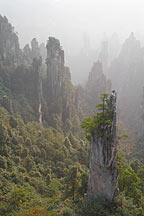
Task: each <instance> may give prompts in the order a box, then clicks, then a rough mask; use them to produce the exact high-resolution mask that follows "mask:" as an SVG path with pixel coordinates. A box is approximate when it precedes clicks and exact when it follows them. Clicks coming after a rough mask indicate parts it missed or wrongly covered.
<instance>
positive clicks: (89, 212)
mask: <svg viewBox="0 0 144 216" xmlns="http://www.w3.org/2000/svg"><path fill="white" fill-rule="evenodd" d="M108 206H110V204H109V203H106V202H105V201H104V200H102V199H97V200H93V201H89V202H88V204H87V205H86V206H84V207H83V209H82V211H81V215H82V216H111V215H112V212H111V211H110V209H109V208H108Z"/></svg>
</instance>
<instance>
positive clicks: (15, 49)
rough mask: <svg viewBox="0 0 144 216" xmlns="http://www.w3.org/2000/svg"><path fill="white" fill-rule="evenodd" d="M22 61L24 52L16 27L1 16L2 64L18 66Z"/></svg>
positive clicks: (0, 54) (0, 57) (0, 50)
mask: <svg viewBox="0 0 144 216" xmlns="http://www.w3.org/2000/svg"><path fill="white" fill-rule="evenodd" d="M21 61H22V52H21V50H20V47H19V41H18V36H17V34H16V33H15V32H14V27H13V26H12V25H11V24H10V23H9V22H8V19H7V18H6V17H5V16H4V17H2V16H1V15H0V64H2V65H9V66H17V65H18V64H20V63H21Z"/></svg>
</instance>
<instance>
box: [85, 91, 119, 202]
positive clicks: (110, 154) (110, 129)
mask: <svg viewBox="0 0 144 216" xmlns="http://www.w3.org/2000/svg"><path fill="white" fill-rule="evenodd" d="M105 105H106V108H107V109H108V110H109V111H110V112H111V114H112V118H111V120H110V121H111V123H110V124H109V125H105V126H104V127H103V126H100V128H98V130H99V131H100V133H95V132H94V133H91V149H90V171H89V180H88V190H87V194H86V199H85V201H86V202H87V201H88V200H91V199H96V198H104V199H106V200H108V201H112V199H113V197H114V194H115V191H116V188H117V184H118V176H119V173H118V170H117V169H116V157H117V139H116V93H115V91H113V92H112V94H111V95H110V97H109V98H108V99H107V100H106V101H105Z"/></svg>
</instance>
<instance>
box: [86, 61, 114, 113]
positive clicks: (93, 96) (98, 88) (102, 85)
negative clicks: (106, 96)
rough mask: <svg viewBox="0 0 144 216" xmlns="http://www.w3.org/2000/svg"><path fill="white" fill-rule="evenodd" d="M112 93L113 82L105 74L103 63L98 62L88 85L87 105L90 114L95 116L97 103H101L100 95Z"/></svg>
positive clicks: (91, 72)
mask: <svg viewBox="0 0 144 216" xmlns="http://www.w3.org/2000/svg"><path fill="white" fill-rule="evenodd" d="M105 92H107V93H110V92H111V81H110V80H108V79H107V77H106V76H105V75H104V73H103V67H102V63H101V62H100V61H97V62H95V63H94V64H93V67H92V69H91V71H90V73H89V77H88V81H87V84H86V102H85V103H86V104H87V107H88V111H87V112H88V113H89V114H95V110H96V103H99V102H100V98H99V97H100V95H101V94H102V93H105Z"/></svg>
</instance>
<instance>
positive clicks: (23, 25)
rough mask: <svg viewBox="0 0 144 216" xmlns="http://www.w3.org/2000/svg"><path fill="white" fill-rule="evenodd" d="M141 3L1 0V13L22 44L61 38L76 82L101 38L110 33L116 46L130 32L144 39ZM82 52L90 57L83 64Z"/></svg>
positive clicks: (143, 4)
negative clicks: (33, 40)
mask: <svg viewBox="0 0 144 216" xmlns="http://www.w3.org/2000/svg"><path fill="white" fill-rule="evenodd" d="M143 7H144V2H143V0H137V1H136V0H133V1H131V0H121V1H120V0H0V14H2V15H5V16H7V18H8V19H9V21H10V22H11V23H12V25H13V26H14V27H15V31H16V32H18V36H19V40H20V44H21V47H23V46H24V45H25V44H27V43H30V41H31V40H32V38H34V37H36V38H37V40H38V41H39V43H41V42H45V43H46V41H47V39H48V37H49V36H54V37H56V38H58V39H59V40H60V42H61V45H62V46H63V49H64V50H65V56H66V64H67V65H68V66H70V68H71V73H72V79H73V81H74V82H75V83H78V82H81V81H82V82H84V81H85V80H86V78H87V74H88V72H89V70H90V68H91V67H92V64H93V61H95V60H96V59H97V57H98V55H99V54H98V53H99V51H100V49H101V42H102V41H104V40H111V41H112V40H113V36H112V35H113V33H115V32H116V33H117V34H118V36H117V40H119V42H118V43H119V46H120V44H122V43H123V42H124V40H125V39H126V38H128V37H129V35H130V33H131V32H134V33H135V35H136V37H137V38H139V39H140V40H141V41H143V35H144V27H143V20H144V13H143ZM115 38H116V37H115ZM117 49H118V50H119V48H118V47H117ZM118 50H117V51H116V52H118ZM83 54H84V55H87V56H89V58H88V59H87V63H86V64H85V65H83V66H82V65H80V63H79V62H83V60H84V59H83V58H81V59H80V56H82V55H83ZM76 68H77V69H76ZM77 70H78V71H79V73H77ZM82 71H83V72H82Z"/></svg>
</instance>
